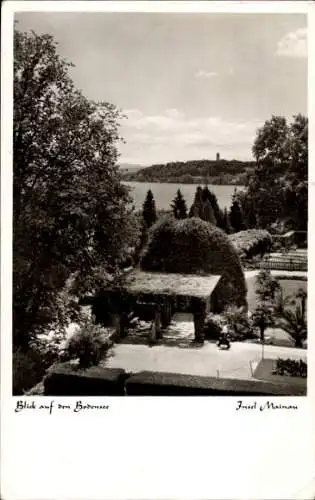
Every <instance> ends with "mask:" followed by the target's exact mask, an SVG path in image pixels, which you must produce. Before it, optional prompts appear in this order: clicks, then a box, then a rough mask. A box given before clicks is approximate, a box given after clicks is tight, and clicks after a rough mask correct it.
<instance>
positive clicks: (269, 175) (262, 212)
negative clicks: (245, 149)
mask: <svg viewBox="0 0 315 500" xmlns="http://www.w3.org/2000/svg"><path fill="white" fill-rule="evenodd" d="M307 152H308V120H307V118H306V117H304V116H302V115H301V114H298V115H296V116H294V117H293V121H292V123H291V124H288V123H287V121H286V119H285V118H283V117H281V116H272V118H271V119H270V120H267V121H266V122H265V124H264V125H263V127H261V128H260V129H258V131H257V134H256V139H255V142H254V145H253V154H254V156H255V159H256V167H255V169H254V172H253V175H251V176H249V177H248V181H247V185H246V187H247V192H246V198H247V199H248V202H249V205H250V206H251V207H254V212H255V215H256V217H257V224H258V225H259V226H260V227H262V228H265V227H268V226H269V225H271V224H272V223H275V222H278V221H285V222H286V223H287V224H288V227H291V228H293V229H298V230H307V198H308V191H307V181H308V179H307V176H308V175H307V173H308V153H307Z"/></svg>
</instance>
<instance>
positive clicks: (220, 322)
mask: <svg viewBox="0 0 315 500" xmlns="http://www.w3.org/2000/svg"><path fill="white" fill-rule="evenodd" d="M224 324H225V322H224V319H223V317H222V316H221V315H220V314H212V313H210V314H208V315H207V317H206V320H205V326H204V335H205V339H206V340H216V339H218V338H219V337H220V335H221V334H222V329H223V326H224Z"/></svg>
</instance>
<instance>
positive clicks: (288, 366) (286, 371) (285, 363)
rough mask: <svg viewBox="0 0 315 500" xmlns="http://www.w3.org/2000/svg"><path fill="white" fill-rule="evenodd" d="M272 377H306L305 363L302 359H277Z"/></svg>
mask: <svg viewBox="0 0 315 500" xmlns="http://www.w3.org/2000/svg"><path fill="white" fill-rule="evenodd" d="M273 374H274V375H282V376H287V375H289V376H291V377H303V378H305V377H307V363H306V362H305V361H303V360H302V359H299V360H295V359H280V358H279V359H277V361H276V367H275V368H274V370H273Z"/></svg>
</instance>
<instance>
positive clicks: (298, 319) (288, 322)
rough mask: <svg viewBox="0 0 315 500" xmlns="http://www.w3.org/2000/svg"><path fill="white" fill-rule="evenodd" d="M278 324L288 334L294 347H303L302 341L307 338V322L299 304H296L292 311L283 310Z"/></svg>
mask: <svg viewBox="0 0 315 500" xmlns="http://www.w3.org/2000/svg"><path fill="white" fill-rule="evenodd" d="M278 326H279V327H280V328H282V329H283V330H284V331H285V332H287V333H288V334H289V336H290V337H291V338H292V339H293V341H294V345H295V347H300V348H301V347H303V342H304V341H305V340H306V338H307V323H306V320H305V318H304V316H303V313H302V310H301V307H300V306H296V308H295V310H294V311H292V310H290V309H287V310H284V311H283V312H282V313H281V315H280V319H279V321H278Z"/></svg>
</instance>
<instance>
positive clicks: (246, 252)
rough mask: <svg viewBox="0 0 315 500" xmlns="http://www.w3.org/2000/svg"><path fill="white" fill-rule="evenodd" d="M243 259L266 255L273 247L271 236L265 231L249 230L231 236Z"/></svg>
mask: <svg viewBox="0 0 315 500" xmlns="http://www.w3.org/2000/svg"><path fill="white" fill-rule="evenodd" d="M229 238H230V241H231V242H232V244H233V245H234V247H235V248H236V250H237V252H238V254H239V256H240V258H241V259H250V258H252V257H254V256H255V255H261V256H262V255H264V254H265V253H266V252H269V251H270V249H271V245H272V236H271V234H270V233H269V232H268V231H266V230H263V229H248V230H246V231H239V232H238V233H234V234H231V235H230V236H229Z"/></svg>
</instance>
